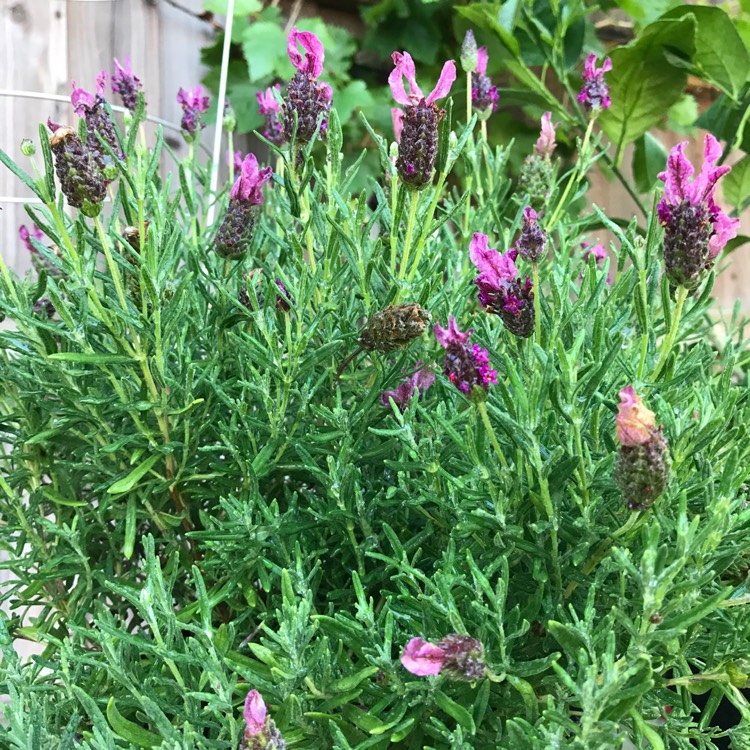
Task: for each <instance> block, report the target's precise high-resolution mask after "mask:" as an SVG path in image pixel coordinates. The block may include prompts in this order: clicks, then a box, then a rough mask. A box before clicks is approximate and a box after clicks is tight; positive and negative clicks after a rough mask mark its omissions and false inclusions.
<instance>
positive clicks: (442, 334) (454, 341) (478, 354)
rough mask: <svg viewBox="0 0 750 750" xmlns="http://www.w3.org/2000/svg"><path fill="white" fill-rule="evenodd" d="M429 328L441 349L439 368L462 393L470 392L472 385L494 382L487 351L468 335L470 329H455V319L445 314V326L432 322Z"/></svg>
mask: <svg viewBox="0 0 750 750" xmlns="http://www.w3.org/2000/svg"><path fill="white" fill-rule="evenodd" d="M433 331H434V332H435V338H436V339H437V340H438V343H439V344H440V345H441V346H442V347H443V348H444V349H445V360H444V362H443V370H444V372H445V374H446V375H447V376H448V379H449V380H450V381H451V383H453V385H455V386H456V388H458V389H459V390H460V391H461V392H463V393H471V392H472V390H473V389H474V388H475V387H479V388H482V389H484V390H485V391H486V390H487V388H488V387H489V385H490V383H497V370H493V369H491V368H490V355H489V353H488V352H487V350H486V349H482V348H481V347H480V346H479V345H478V344H471V343H470V341H469V338H470V336H471V334H472V333H473V332H474V331H473V329H471V328H470V329H469V330H468V331H466V333H462V332H461V331H459V330H458V326H457V325H456V319H455V318H454V317H453V316H452V315H451V316H450V317H449V318H448V328H443V327H442V326H440V325H438V324H437V323H436V324H435V326H434V328H433Z"/></svg>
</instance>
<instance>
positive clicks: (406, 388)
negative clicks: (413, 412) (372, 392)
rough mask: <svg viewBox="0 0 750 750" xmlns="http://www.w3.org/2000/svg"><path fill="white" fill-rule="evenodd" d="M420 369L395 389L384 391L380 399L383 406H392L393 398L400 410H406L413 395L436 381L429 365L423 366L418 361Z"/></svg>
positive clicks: (421, 392) (421, 391)
mask: <svg viewBox="0 0 750 750" xmlns="http://www.w3.org/2000/svg"><path fill="white" fill-rule="evenodd" d="M417 367H418V368H420V369H418V370H417V371H416V372H415V373H414V374H413V375H411V376H409V377H408V378H405V379H404V380H402V381H401V383H400V385H399V386H398V388H396V390H395V391H383V393H382V395H381V396H380V400H381V402H382V403H383V406H386V407H389V406H390V399H393V401H394V403H395V404H396V406H397V407H398V408H399V410H400V411H402V412H403V411H406V407H407V406H409V404H410V403H411V399H412V396H414V394H415V393H418V394H419V395H420V396H421V395H422V394H423V393H424V392H425V391H426V390H427V389H428V388H429V387H430V386H431V385H432V384H433V383H434V382H435V373H434V372H433V371H432V370H430V369H429V368H428V367H421V363H420V362H418V363H417Z"/></svg>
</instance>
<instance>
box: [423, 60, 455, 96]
mask: <svg viewBox="0 0 750 750" xmlns="http://www.w3.org/2000/svg"><path fill="white" fill-rule="evenodd" d="M455 80H456V63H454V62H453V60H448V62H447V63H445V65H443V69H442V70H441V71H440V78H439V79H438V82H437V85H436V86H435V88H434V89H433V90H432V92H431V93H430V94H429V95H428V96H427V99H426V100H425V101H426V103H427V104H432V103H433V102H436V101H437V100H438V99H443V98H444V97H446V96H448V94H449V93H450V90H451V86H452V85H453V81H455Z"/></svg>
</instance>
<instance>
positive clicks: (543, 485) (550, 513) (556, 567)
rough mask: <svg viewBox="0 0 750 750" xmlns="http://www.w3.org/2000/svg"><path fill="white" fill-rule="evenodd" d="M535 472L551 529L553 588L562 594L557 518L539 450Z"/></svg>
mask: <svg viewBox="0 0 750 750" xmlns="http://www.w3.org/2000/svg"><path fill="white" fill-rule="evenodd" d="M536 471H537V475H538V477H539V489H540V491H541V494H542V504H543V505H544V510H545V512H546V514H547V519H548V520H549V522H550V525H551V526H552V528H551V529H550V540H551V542H552V573H553V575H554V578H555V586H556V588H557V590H558V591H559V592H562V573H561V572H560V548H559V542H558V538H557V518H556V517H555V507H554V505H553V504H552V497H551V495H550V493H549V484H548V483H547V477H546V476H544V470H543V467H542V463H541V456H540V454H539V449H538V448H537V450H536Z"/></svg>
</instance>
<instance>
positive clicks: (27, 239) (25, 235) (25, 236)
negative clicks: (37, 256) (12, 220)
mask: <svg viewBox="0 0 750 750" xmlns="http://www.w3.org/2000/svg"><path fill="white" fill-rule="evenodd" d="M18 236H19V237H20V238H21V242H23V244H24V245H26V249H27V250H28V251H29V252H30V253H38V252H39V251H38V250H37V249H36V248H35V247H34V246H33V245H32V244H31V238H32V237H33V238H34V239H35V240H37V241H38V242H41V241H42V240H43V239H44V232H42V230H41V229H39V227H38V226H37V225H36V224H32V225H31V230H29V228H28V227H27V226H26V225H25V224H21V226H20V227H19V228H18Z"/></svg>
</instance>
